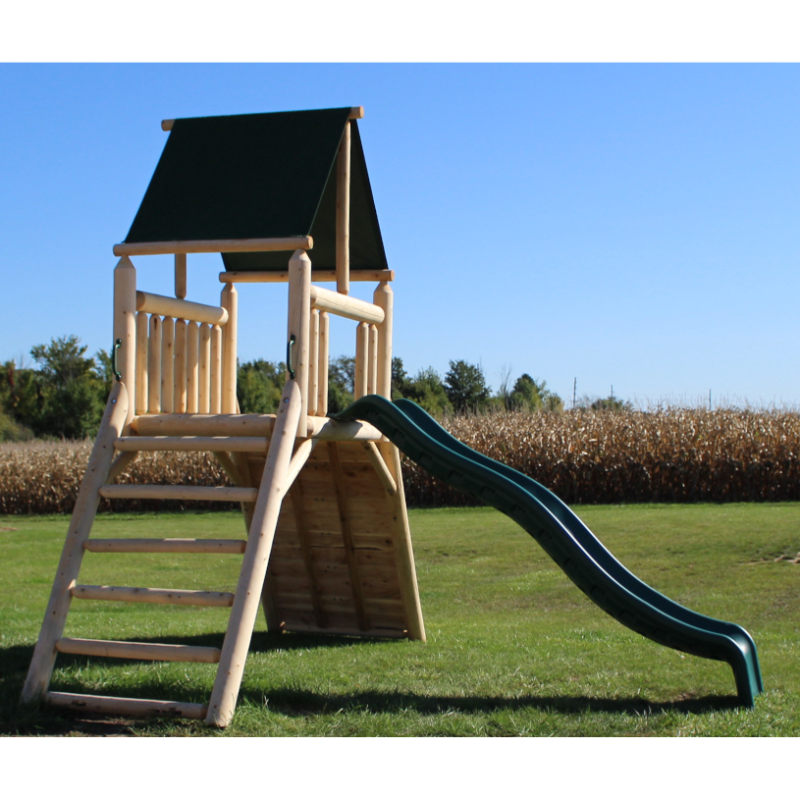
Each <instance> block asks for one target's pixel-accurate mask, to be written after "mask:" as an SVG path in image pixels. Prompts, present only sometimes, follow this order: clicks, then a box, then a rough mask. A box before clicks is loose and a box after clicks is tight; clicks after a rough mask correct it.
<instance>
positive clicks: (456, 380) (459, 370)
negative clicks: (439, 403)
mask: <svg viewBox="0 0 800 800" xmlns="http://www.w3.org/2000/svg"><path fill="white" fill-rule="evenodd" d="M444 387H445V392H446V393H447V399H448V400H449V401H450V403H451V405H452V406H453V409H454V410H455V411H456V413H461V414H463V413H465V412H468V411H479V410H480V409H481V408H483V407H484V406H485V404H486V402H487V401H488V400H489V387H488V386H487V385H486V378H485V377H484V374H483V370H482V369H481V367H480V366H478V365H477V364H470V363H468V362H467V361H461V360H459V361H451V362H450V369H449V370H448V372H447V374H446V375H445V376H444Z"/></svg>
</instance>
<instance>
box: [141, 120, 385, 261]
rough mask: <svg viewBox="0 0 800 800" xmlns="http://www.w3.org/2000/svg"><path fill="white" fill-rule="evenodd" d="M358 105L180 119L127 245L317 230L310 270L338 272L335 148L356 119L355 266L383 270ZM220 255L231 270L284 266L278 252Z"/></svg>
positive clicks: (352, 221) (352, 207)
mask: <svg viewBox="0 0 800 800" xmlns="http://www.w3.org/2000/svg"><path fill="white" fill-rule="evenodd" d="M352 111H353V109H352V108H349V107H348V108H331V109H324V110H316V111H287V112H279V113H269V114H237V115H233V116H221V117H193V118H184V119H176V120H174V121H173V122H172V128H171V131H170V135H169V138H168V139H167V143H166V145H165V146H164V151H163V152H162V154H161V158H160V160H159V162H158V165H157V167H156V170H155V172H154V173H153V177H152V179H151V180H150V185H149V186H148V187H147V191H146V192H145V196H144V199H143V200H142V203H141V205H140V207H139V210H138V212H137V213H136V217H135V219H134V220H133V224H132V225H131V229H130V231H128V235H127V236H126V238H125V243H126V244H133V243H142V242H173V241H192V240H235V239H269V238H282V237H290V236H311V237H312V238H313V240H314V249H313V259H312V261H313V269H314V270H331V269H335V268H336V174H337V158H338V156H337V153H338V149H339V144H340V142H341V140H342V136H343V134H344V131H345V127H346V126H347V125H348V119H350V121H351V162H350V180H351V184H350V236H349V239H350V269H351V270H353V271H358V270H376V269H387V268H388V266H387V261H386V253H385V251H384V248H383V239H382V237H381V230H380V226H379V224H378V215H377V212H376V211H375V202H374V200H373V197H372V188H371V187H370V182H369V175H368V174H367V165H366V161H365V159H364V150H363V147H362V144H361V137H360V135H359V132H358V124H357V123H356V120H355V119H351V115H352ZM222 259H223V262H224V265H225V269H226V270H229V271H256V270H257V271H262V270H263V271H273V270H276V271H277V270H285V269H286V255H285V253H282V252H261V253H241V252H239V253H224V252H223V253H222Z"/></svg>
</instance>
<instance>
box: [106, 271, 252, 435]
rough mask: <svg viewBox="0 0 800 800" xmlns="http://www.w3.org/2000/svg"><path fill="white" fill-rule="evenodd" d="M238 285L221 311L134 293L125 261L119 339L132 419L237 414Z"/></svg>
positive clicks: (119, 286)
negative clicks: (148, 416) (187, 414)
mask: <svg viewBox="0 0 800 800" xmlns="http://www.w3.org/2000/svg"><path fill="white" fill-rule="evenodd" d="M237 307H238V295H237V292H236V289H235V287H234V286H233V285H228V286H226V287H225V288H224V289H223V290H222V297H221V304H220V306H209V305H204V304H201V303H193V302H189V301H187V300H182V299H179V298H175V297H165V296H163V295H157V294H150V293H148V292H137V291H136V270H135V269H134V267H133V264H132V263H131V262H130V260H129V259H128V258H127V257H123V258H122V259H121V260H120V263H119V264H118V266H117V268H116V270H115V272H114V337H115V339H117V338H118V339H121V340H122V347H121V349H120V351H119V355H118V363H119V371H120V373H121V375H122V381H123V383H125V385H126V387H127V389H128V392H129V393H130V394H132V395H133V397H132V398H131V401H132V402H131V409H130V412H129V417H128V422H130V420H131V419H132V417H133V416H134V414H135V415H136V416H139V415H142V414H159V413H167V414H169V413H176V414H183V413H189V414H193V413H199V414H219V413H223V414H233V413H236V411H237V402H236V317H237Z"/></svg>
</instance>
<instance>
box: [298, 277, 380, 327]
mask: <svg viewBox="0 0 800 800" xmlns="http://www.w3.org/2000/svg"><path fill="white" fill-rule="evenodd" d="M311 307H312V308H318V309H319V310H320V311H327V312H329V313H330V314H336V315H337V316H340V317H346V318H347V319H353V320H355V321H356V322H369V323H376V324H379V323H381V322H383V320H384V317H385V314H384V311H383V309H382V308H381V307H380V306H376V305H375V304H374V303H368V302H367V301H366V300H359V299H358V298H356V297H350V296H349V295H346V294H339V293H338V292H332V291H331V290H330V289H323V288H322V287H321V286H312V287H311Z"/></svg>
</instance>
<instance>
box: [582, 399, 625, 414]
mask: <svg viewBox="0 0 800 800" xmlns="http://www.w3.org/2000/svg"><path fill="white" fill-rule="evenodd" d="M575 407H576V408H577V409H578V410H579V411H614V412H619V411H633V403H630V402H628V401H627V400H624V401H623V400H620V399H619V398H618V397H614V395H609V396H608V397H590V396H589V395H584V396H583V397H581V398H580V399H579V400H578V402H577V403H576V405H575Z"/></svg>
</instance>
